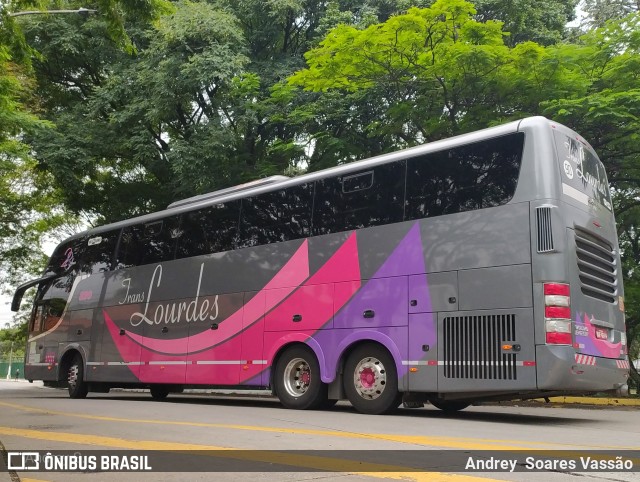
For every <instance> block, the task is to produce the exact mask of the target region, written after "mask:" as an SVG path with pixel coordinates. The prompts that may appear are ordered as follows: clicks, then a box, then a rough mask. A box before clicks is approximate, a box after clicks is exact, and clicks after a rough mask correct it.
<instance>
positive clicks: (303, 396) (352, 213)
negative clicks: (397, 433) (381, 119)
mask: <svg viewBox="0 0 640 482" xmlns="http://www.w3.org/2000/svg"><path fill="white" fill-rule="evenodd" d="M618 250H619V248H618V242H617V237H616V228H615V222H614V214H613V212H612V205H611V199H610V193H609V187H608V184H607V178H606V174H605V171H604V168H603V165H602V164H601V162H600V161H599V159H598V157H597V155H596V153H595V152H594V151H593V149H592V148H591V146H590V145H589V144H588V143H587V142H586V141H585V140H584V139H582V138H581V137H580V136H579V135H578V134H576V133H575V132H573V131H572V130H570V129H568V128H566V127H564V126H562V125H560V124H557V123H555V122H552V121H549V120H547V119H544V118H542V117H533V118H528V119H524V120H521V121H517V122H511V123H508V124H505V125H502V126H498V127H493V128H489V129H484V130H481V131H477V132H473V133H470V134H465V135H461V136H458V137H454V138H451V139H446V140H443V141H438V142H433V143H430V144H426V145H423V146H419V147H415V148H411V149H406V150H402V151H398V152H394V153H391V154H385V155H382V156H378V157H374V158H371V159H367V160H363V161H359V162H353V163H349V164H346V165H341V166H338V167H335V168H331V169H326V170H324V171H319V172H315V173H311V174H306V175H302V176H299V177H295V178H286V177H284V176H277V177H275V178H270V179H266V180H261V181H257V182H254V183H249V184H246V185H242V186H237V187H235V188H229V189H224V190H222V191H218V192H215V193H210V194H205V195H201V196H196V197H194V198H190V199H186V200H184V201H179V202H177V203H174V204H172V205H171V206H169V207H168V208H167V209H166V210H164V211H160V212H157V213H153V214H149V215H145V216H141V217H138V218H135V219H129V220H126V221H122V222H118V223H114V224H110V225H106V226H101V227H98V228H94V229H90V230H88V231H86V232H83V233H79V234H77V235H75V236H72V237H71V238H69V239H67V240H65V241H64V242H63V243H61V244H60V246H58V248H57V249H56V250H55V252H54V254H53V256H52V257H51V260H50V261H49V264H48V266H47V268H46V269H45V271H44V273H43V276H42V277H41V278H39V279H37V280H33V281H30V282H28V283H25V284H23V285H22V286H20V287H19V288H18V289H17V291H16V295H15V297H14V303H13V306H12V308H13V309H14V310H17V309H18V308H19V305H20V302H21V299H22V295H23V293H24V291H25V290H26V289H27V288H28V287H31V286H37V287H38V288H37V294H36V297H35V301H34V303H33V311H32V315H31V322H30V324H29V339H28V346H27V354H26V364H25V376H26V377H27V378H28V379H31V380H34V379H38V380H45V381H46V382H48V383H52V384H56V383H57V384H64V385H67V386H68V389H69V393H70V396H71V397H74V398H81V397H85V396H86V395H87V393H88V392H90V391H96V392H106V391H108V390H109V389H110V388H112V387H147V388H150V390H151V395H152V396H153V397H154V398H156V399H162V398H164V397H166V396H167V395H168V394H169V393H171V392H179V391H181V390H183V389H184V388H185V387H203V386H208V387H231V386H233V387H246V388H267V387H269V388H271V389H272V390H273V391H274V393H275V394H276V395H277V396H278V397H279V399H280V400H281V402H282V404H283V405H285V406H286V407H289V408H298V409H307V408H320V407H329V406H331V405H332V404H333V403H335V401H337V400H339V399H345V398H346V399H348V400H349V401H350V402H351V404H352V405H353V406H354V407H355V408H356V409H357V410H358V411H361V412H364V413H386V412H389V411H391V410H393V409H395V408H396V407H397V406H398V405H399V404H400V403H401V401H402V400H404V401H405V402H407V403H408V404H410V405H413V406H415V405H420V404H421V403H423V402H426V401H429V402H431V403H432V404H433V405H435V406H436V407H439V408H441V409H445V410H459V409H462V408H464V407H466V406H467V405H469V404H470V403H473V402H475V401H480V400H499V399H505V400H506V399H523V398H533V397H541V396H551V395H556V394H568V393H576V394H577V393H587V392H594V391H605V390H616V389H619V388H620V387H621V386H623V385H624V384H625V382H626V378H627V372H628V369H629V363H628V360H627V346H626V335H625V321H624V301H623V289H622V278H621V267H620V258H619V251H618Z"/></svg>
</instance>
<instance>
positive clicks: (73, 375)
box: [68, 365, 79, 389]
mask: <svg viewBox="0 0 640 482" xmlns="http://www.w3.org/2000/svg"><path fill="white" fill-rule="evenodd" d="M78 371H79V368H78V365H73V366H72V367H71V368H69V378H68V381H69V387H71V388H72V389H73V388H75V386H76V384H77V383H78Z"/></svg>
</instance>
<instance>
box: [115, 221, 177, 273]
mask: <svg viewBox="0 0 640 482" xmlns="http://www.w3.org/2000/svg"><path fill="white" fill-rule="evenodd" d="M178 221H179V219H178V217H177V216H171V217H169V218H165V219H164V220H159V221H153V222H150V223H146V224H138V225H136V226H128V227H126V228H124V229H123V231H122V237H121V239H120V247H119V249H118V255H117V267H118V268H128V267H131V266H140V265H143V264H151V263H161V262H163V261H170V260H172V259H174V253H175V246H176V239H177V237H176V234H177V233H178V232H179V226H178Z"/></svg>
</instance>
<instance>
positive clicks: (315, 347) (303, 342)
mask: <svg viewBox="0 0 640 482" xmlns="http://www.w3.org/2000/svg"><path fill="white" fill-rule="evenodd" d="M294 346H304V347H306V348H307V349H311V351H312V352H313V354H314V355H315V357H316V360H318V364H319V365H320V373H321V377H320V378H321V379H322V381H323V382H325V383H326V381H325V374H324V371H323V368H324V365H325V357H324V352H323V351H322V348H321V347H320V344H319V343H318V342H317V341H316V340H314V339H313V338H309V336H308V335H306V334H303V333H289V334H287V335H286V336H284V337H282V338H281V339H280V340H279V342H278V343H274V344H273V346H272V347H271V350H270V352H269V354H268V356H267V360H269V367H271V370H270V373H269V386H270V387H271V389H272V390H275V385H274V378H273V377H274V375H275V367H276V365H277V364H278V361H279V360H280V358H281V357H282V355H283V354H284V353H285V352H286V351H287V350H288V349H290V348H291V347H294Z"/></svg>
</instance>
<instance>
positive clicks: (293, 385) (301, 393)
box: [274, 346, 327, 410]
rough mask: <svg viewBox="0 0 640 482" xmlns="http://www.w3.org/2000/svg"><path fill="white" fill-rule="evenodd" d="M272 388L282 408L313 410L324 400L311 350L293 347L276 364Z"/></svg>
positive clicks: (322, 384) (323, 386)
mask: <svg viewBox="0 0 640 482" xmlns="http://www.w3.org/2000/svg"><path fill="white" fill-rule="evenodd" d="M274 385H275V389H276V395H277V396H278V398H279V399H280V403H282V405H284V406H285V407H286V408H294V409H298V410H309V409H311V410H314V409H318V408H321V407H322V406H323V405H324V404H325V403H326V401H327V385H326V384H325V383H322V380H321V379H320V365H319V363H318V360H317V359H316V356H315V354H314V353H313V351H311V349H309V348H307V347H304V346H294V347H292V348H289V349H288V350H287V351H285V352H284V353H283V354H282V356H281V357H280V359H279V360H278V363H277V364H276V371H275V379H274Z"/></svg>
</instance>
